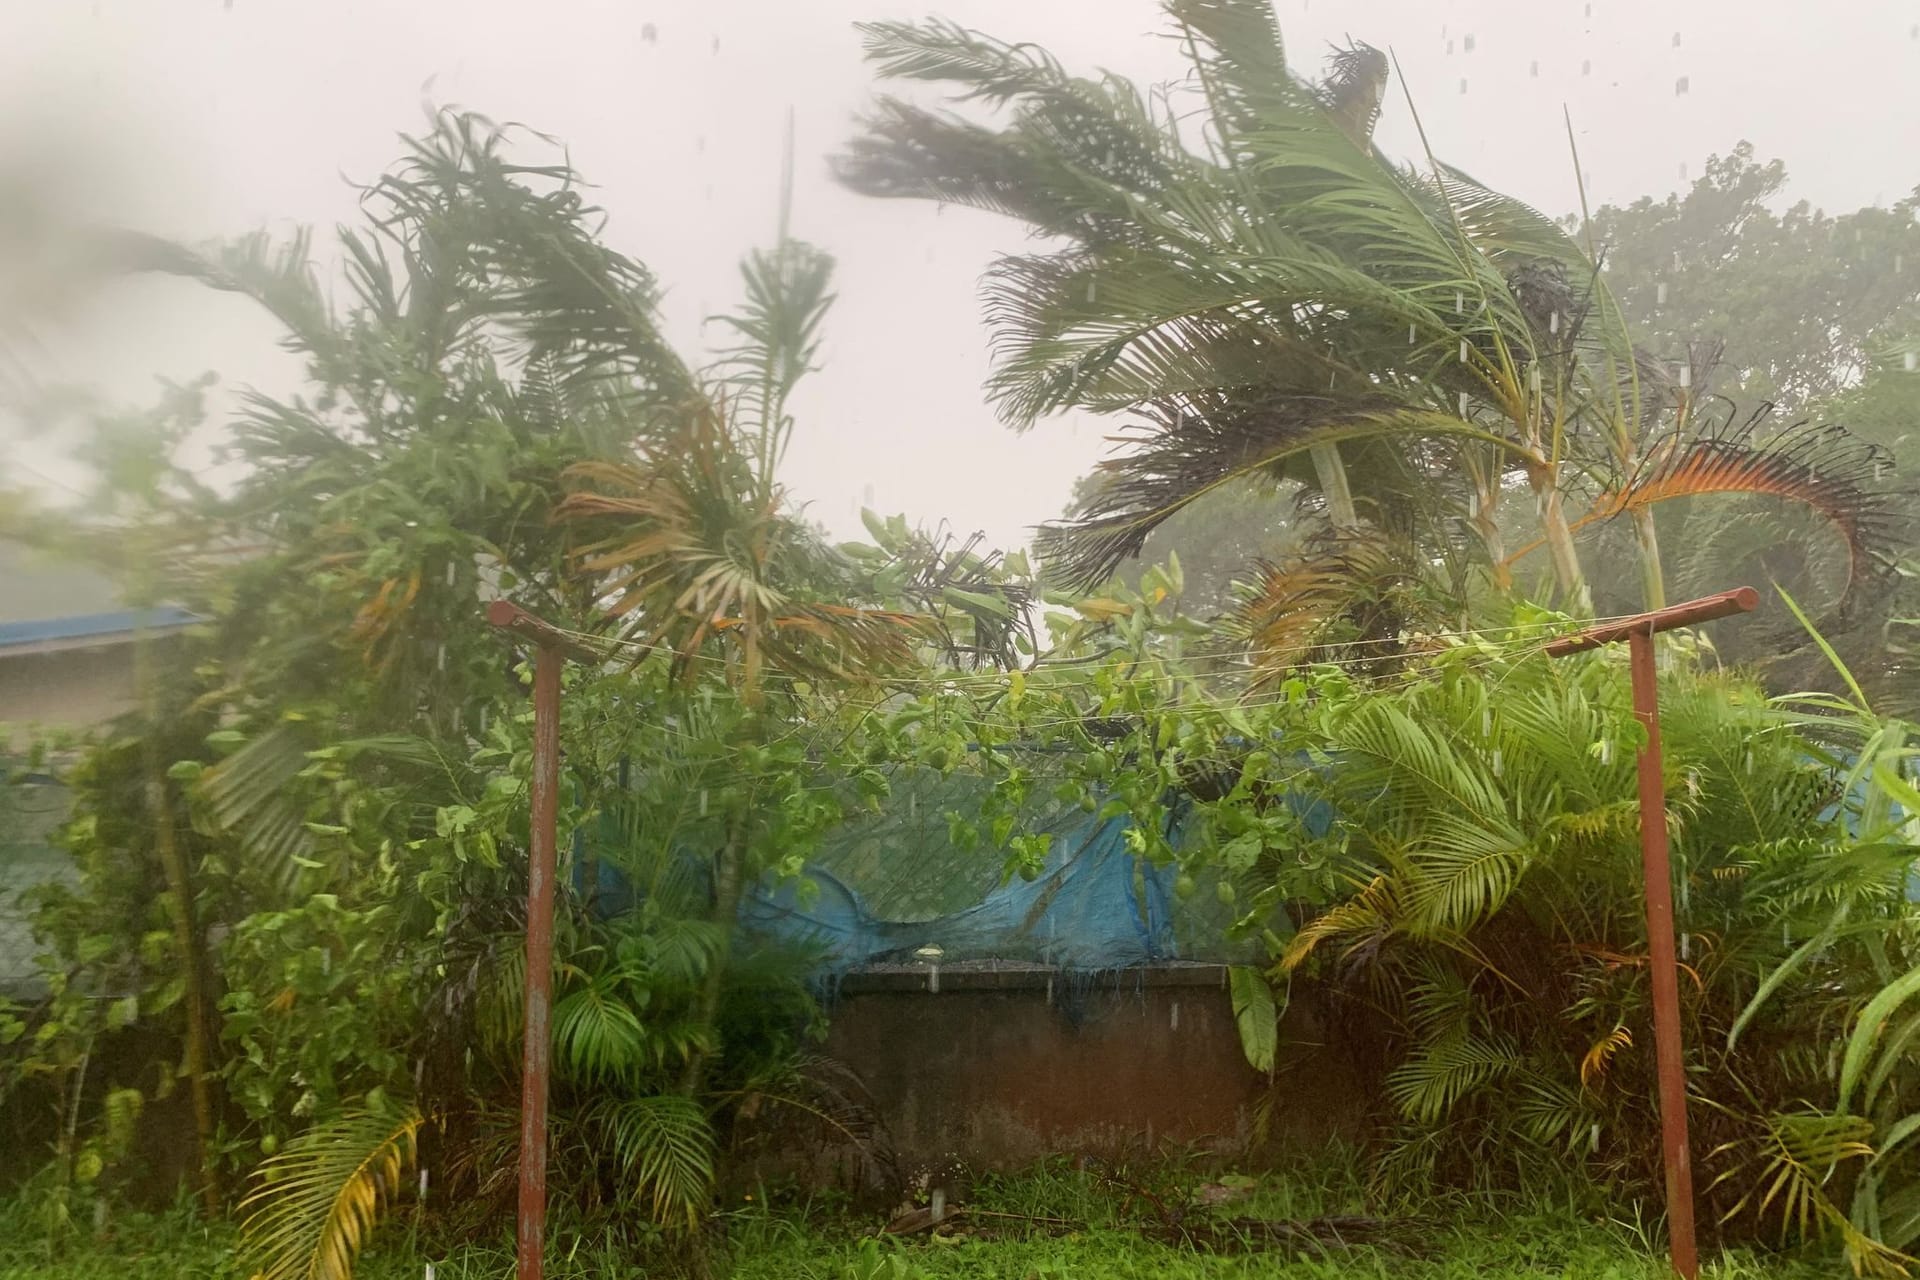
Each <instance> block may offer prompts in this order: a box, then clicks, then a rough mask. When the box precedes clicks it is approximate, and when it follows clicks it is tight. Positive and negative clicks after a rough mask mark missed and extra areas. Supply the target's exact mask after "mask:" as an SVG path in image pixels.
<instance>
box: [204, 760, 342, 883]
mask: <svg viewBox="0 0 1920 1280" xmlns="http://www.w3.org/2000/svg"><path fill="white" fill-rule="evenodd" d="M307 752H308V744H307V742H306V741H305V740H304V739H303V738H302V737H301V736H300V734H299V732H298V730H296V729H295V728H294V727H293V726H291V725H278V726H276V727H274V728H272V729H269V730H268V731H267V732H266V733H263V734H261V735H259V736H258V737H256V738H253V739H251V740H250V741H248V742H246V743H245V744H244V745H242V746H241V747H240V749H239V750H237V751H235V752H234V753H233V754H232V755H230V756H228V757H227V758H226V759H224V760H221V761H220V762H218V763H217V764H214V765H212V766H211V767H209V768H208V769H207V770H205V771H204V772H203V773H201V775H200V777H199V779H198V780H197V781H196V783H195V790H196V792H197V794H198V796H199V798H200V799H202V800H203V801H205V805H206V812H207V815H208V817H209V818H210V819H211V820H212V822H213V824H214V826H215V828H216V829H217V830H220V831H225V832H228V833H231V834H232V835H233V836H235V837H236V838H237V839H238V840H239V842H240V847H241V848H242V849H243V850H245V851H246V852H247V853H248V854H249V855H251V857H252V859H253V862H254V865H255V866H256V867H257V868H259V869H260V870H261V872H262V873H263V874H264V875H265V877H266V878H267V879H268V880H269V882H271V883H274V884H277V885H279V886H280V887H281V888H283V889H284V888H286V887H288V886H290V885H291V884H292V883H293V881H294V879H295V877H297V876H298V875H299V873H300V865H301V863H302V862H304V861H307V860H310V859H311V858H312V856H313V849H314V839H313V833H312V832H311V831H309V830H308V829H307V813H306V807H305V805H304V804H303V803H302V801H301V799H300V797H299V794H298V793H297V792H296V791H294V790H292V789H291V784H292V782H293V780H294V778H295V777H296V776H297V775H298V774H299V773H300V772H301V771H302V770H303V769H305V768H306V767H307V765H308V764H309V763H310V760H309V757H308V755H307Z"/></svg>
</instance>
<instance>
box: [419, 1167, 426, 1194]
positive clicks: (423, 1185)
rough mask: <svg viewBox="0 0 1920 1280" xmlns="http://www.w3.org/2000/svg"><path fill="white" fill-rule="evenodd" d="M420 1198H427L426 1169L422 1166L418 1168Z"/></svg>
mask: <svg viewBox="0 0 1920 1280" xmlns="http://www.w3.org/2000/svg"><path fill="white" fill-rule="evenodd" d="M420 1198H421V1199H422V1200H425V1199H426V1198H427V1171H426V1169H425V1167H424V1166H423V1167H422V1168H421V1170H420Z"/></svg>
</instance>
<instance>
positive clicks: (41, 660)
mask: <svg viewBox="0 0 1920 1280" xmlns="http://www.w3.org/2000/svg"><path fill="white" fill-rule="evenodd" d="M136 703H137V696H136V690H135V687H134V679H133V646H132V645H131V644H111V645H97V646H92V647H88V648H75V649H60V650H55V651H53V652H50V653H20V654H8V655H0V726H5V729H6V731H7V732H8V734H9V736H10V738H11V739H12V740H14V741H15V742H17V741H18V740H19V738H20V737H21V736H22V731H23V730H24V729H26V728H27V727H29V726H45V727H48V728H63V729H84V728H87V727H89V726H91V725H97V724H101V723H103V722H105V721H107V720H111V719H113V717H115V716H117V715H120V714H121V713H123V712H126V711H130V710H132V709H133V708H134V706H135V705H136Z"/></svg>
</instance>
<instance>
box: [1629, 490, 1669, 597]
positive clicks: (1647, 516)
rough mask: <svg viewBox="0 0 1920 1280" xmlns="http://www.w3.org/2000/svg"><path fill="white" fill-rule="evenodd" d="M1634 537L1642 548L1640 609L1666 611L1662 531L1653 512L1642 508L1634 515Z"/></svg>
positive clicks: (1665, 579)
mask: <svg viewBox="0 0 1920 1280" xmlns="http://www.w3.org/2000/svg"><path fill="white" fill-rule="evenodd" d="M1633 536H1634V541H1635V542H1637V543H1638V544H1639V547H1640V597H1641V606H1640V607H1641V608H1643V609H1646V610H1647V611H1648V612H1652V611H1653V610H1655V609H1664V608H1666V607H1667V578H1666V571H1665V570H1664V569H1662V568H1661V566H1660V531H1659V530H1658V529H1657V528H1656V527H1655V526H1654V523H1653V512H1651V511H1648V510H1646V509H1645V508H1642V509H1641V510H1638V511H1636V512H1634V513H1633Z"/></svg>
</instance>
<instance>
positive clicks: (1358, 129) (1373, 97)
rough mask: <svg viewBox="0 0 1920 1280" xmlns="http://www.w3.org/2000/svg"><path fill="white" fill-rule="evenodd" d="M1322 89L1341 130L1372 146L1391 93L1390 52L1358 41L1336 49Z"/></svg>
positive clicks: (1353, 139) (1322, 96)
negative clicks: (1381, 114)
mask: <svg viewBox="0 0 1920 1280" xmlns="http://www.w3.org/2000/svg"><path fill="white" fill-rule="evenodd" d="M1319 89H1320V99H1321V101H1322V102H1324V103H1326V107H1327V114H1328V115H1329V116H1331V117H1332V118H1333V122H1334V123H1335V124H1336V125H1337V126H1338V127H1339V129H1340V132H1342V133H1344V134H1346V135H1347V137H1348V138H1349V139H1351V140H1352V141H1353V142H1355V143H1356V144H1358V145H1360V146H1370V145H1371V143H1372V140H1373V126H1374V125H1375V124H1376V123H1378V122H1379V119H1380V106H1381V103H1382V101H1383V100H1384V99H1385V97H1386V93H1387V55H1386V54H1384V53H1382V52H1380V50H1378V49H1376V48H1374V47H1373V46H1372V45H1370V44H1362V43H1361V42H1359V41H1357V40H1356V41H1353V42H1351V43H1349V44H1348V45H1347V46H1346V47H1345V48H1336V49H1335V50H1334V51H1333V57H1332V58H1330V59H1329V60H1328V73H1327V77H1326V79H1324V80H1322V81H1321V83H1320V86H1319Z"/></svg>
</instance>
